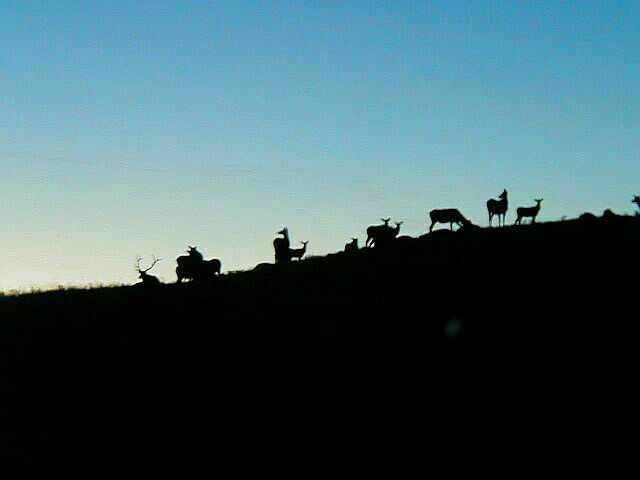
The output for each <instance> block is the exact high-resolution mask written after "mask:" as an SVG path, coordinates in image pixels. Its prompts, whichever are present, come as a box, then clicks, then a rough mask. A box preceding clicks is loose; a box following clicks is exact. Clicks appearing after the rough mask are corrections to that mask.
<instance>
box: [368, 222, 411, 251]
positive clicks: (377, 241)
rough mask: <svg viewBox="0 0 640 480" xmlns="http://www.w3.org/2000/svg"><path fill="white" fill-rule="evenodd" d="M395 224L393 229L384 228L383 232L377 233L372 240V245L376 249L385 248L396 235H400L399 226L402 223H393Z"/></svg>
mask: <svg viewBox="0 0 640 480" xmlns="http://www.w3.org/2000/svg"><path fill="white" fill-rule="evenodd" d="M393 223H395V225H396V226H395V228H393V227H386V228H385V229H384V230H380V231H378V232H377V235H376V236H375V237H374V239H373V245H374V246H375V247H376V248H381V247H386V246H388V245H389V244H390V243H391V242H393V241H394V240H395V239H396V237H397V236H398V234H399V233H400V226H401V225H402V224H403V223H404V222H393Z"/></svg>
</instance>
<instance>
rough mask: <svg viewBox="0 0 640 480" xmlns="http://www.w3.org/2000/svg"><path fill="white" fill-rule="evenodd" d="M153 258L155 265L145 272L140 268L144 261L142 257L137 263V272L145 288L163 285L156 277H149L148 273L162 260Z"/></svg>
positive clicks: (139, 257)
mask: <svg viewBox="0 0 640 480" xmlns="http://www.w3.org/2000/svg"><path fill="white" fill-rule="evenodd" d="M152 258H153V263H152V264H151V266H150V267H149V268H147V269H146V270H143V269H142V268H140V260H142V257H141V256H138V260H137V261H136V271H137V272H138V274H139V275H138V278H139V279H140V280H142V285H144V286H153V285H160V284H161V283H162V282H161V281H160V280H159V279H158V277H154V276H153V275H149V274H148V273H147V272H148V271H149V270H151V269H152V268H153V267H154V265H155V264H156V263H158V262H159V261H160V260H162V259H161V258H156V257H152Z"/></svg>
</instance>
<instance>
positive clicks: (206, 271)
mask: <svg viewBox="0 0 640 480" xmlns="http://www.w3.org/2000/svg"><path fill="white" fill-rule="evenodd" d="M187 253H188V255H181V256H179V257H178V258H177V259H176V262H177V263H178V266H177V267H176V276H177V277H178V280H177V283H181V282H182V280H192V281H200V282H202V281H206V280H211V279H212V278H213V277H214V276H215V275H219V274H220V272H221V270H222V263H221V262H220V260H218V259H217V258H213V259H211V260H204V257H203V256H202V254H201V253H200V252H199V251H198V250H197V248H196V247H189V250H187Z"/></svg>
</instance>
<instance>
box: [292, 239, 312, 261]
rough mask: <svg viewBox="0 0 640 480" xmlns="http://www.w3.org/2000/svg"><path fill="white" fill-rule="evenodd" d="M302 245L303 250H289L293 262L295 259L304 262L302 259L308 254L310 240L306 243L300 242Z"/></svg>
mask: <svg viewBox="0 0 640 480" xmlns="http://www.w3.org/2000/svg"><path fill="white" fill-rule="evenodd" d="M300 243H301V244H302V248H290V249H289V257H290V258H291V259H292V260H293V259H294V258H297V259H298V260H302V257H304V254H305V253H307V244H308V243H309V240H307V241H306V242H300Z"/></svg>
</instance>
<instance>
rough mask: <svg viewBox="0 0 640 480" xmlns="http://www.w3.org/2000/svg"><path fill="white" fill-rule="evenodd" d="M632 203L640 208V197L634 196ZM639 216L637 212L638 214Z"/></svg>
mask: <svg viewBox="0 0 640 480" xmlns="http://www.w3.org/2000/svg"><path fill="white" fill-rule="evenodd" d="M631 203H635V204H636V205H637V206H638V208H640V197H639V196H638V195H634V196H633V200H631ZM636 215H637V212H636Z"/></svg>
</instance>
